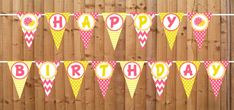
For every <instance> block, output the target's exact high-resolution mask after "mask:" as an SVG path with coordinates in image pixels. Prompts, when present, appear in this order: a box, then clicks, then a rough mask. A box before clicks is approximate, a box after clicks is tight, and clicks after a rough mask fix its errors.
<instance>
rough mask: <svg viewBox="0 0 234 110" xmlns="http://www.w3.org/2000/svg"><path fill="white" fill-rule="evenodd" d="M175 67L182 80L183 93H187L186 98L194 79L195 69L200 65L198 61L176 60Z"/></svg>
mask: <svg viewBox="0 0 234 110" xmlns="http://www.w3.org/2000/svg"><path fill="white" fill-rule="evenodd" d="M176 65H177V68H178V70H179V72H180V78H181V80H182V83H183V86H184V90H185V93H186V95H187V98H189V96H190V94H191V91H192V88H193V84H194V82H195V80H196V76H197V71H198V69H199V66H200V62H199V61H191V62H186V61H176Z"/></svg>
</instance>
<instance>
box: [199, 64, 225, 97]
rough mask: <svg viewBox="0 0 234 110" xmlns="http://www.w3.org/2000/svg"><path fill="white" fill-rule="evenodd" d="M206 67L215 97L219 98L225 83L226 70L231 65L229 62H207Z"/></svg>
mask: <svg viewBox="0 0 234 110" xmlns="http://www.w3.org/2000/svg"><path fill="white" fill-rule="evenodd" d="M204 65H205V67H206V70H207V73H208V76H209V80H210V83H211V86H212V89H213V92H214V95H215V96H216V97H217V96H218V94H219V90H220V87H221V85H222V82H223V77H224V75H225V72H226V68H227V67H228V65H229V62H228V61H217V62H212V61H205V62H204Z"/></svg>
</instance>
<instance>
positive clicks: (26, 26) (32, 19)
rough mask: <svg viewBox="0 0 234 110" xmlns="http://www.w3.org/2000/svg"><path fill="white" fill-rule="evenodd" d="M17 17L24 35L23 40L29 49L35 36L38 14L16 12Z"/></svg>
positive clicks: (39, 15)
mask: <svg viewBox="0 0 234 110" xmlns="http://www.w3.org/2000/svg"><path fill="white" fill-rule="evenodd" d="M17 16H18V18H19V20H20V25H21V28H22V31H23V33H24V40H25V42H26V44H27V46H28V47H29V48H30V47H31V46H32V42H33V40H34V37H35V35H36V31H37V26H38V24H39V22H38V20H39V19H40V17H41V14H40V13H24V12H18V13H17Z"/></svg>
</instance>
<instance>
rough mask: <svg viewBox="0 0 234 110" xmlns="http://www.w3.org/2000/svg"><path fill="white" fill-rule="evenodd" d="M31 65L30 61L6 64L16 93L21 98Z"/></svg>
mask: <svg viewBox="0 0 234 110" xmlns="http://www.w3.org/2000/svg"><path fill="white" fill-rule="evenodd" d="M31 65H32V61H20V62H17V61H10V62H8V66H9V69H10V71H11V75H12V78H13V81H14V84H15V88H16V92H17V94H18V96H19V98H21V95H22V92H23V90H24V86H25V82H26V80H27V78H28V74H29V71H30V68H31Z"/></svg>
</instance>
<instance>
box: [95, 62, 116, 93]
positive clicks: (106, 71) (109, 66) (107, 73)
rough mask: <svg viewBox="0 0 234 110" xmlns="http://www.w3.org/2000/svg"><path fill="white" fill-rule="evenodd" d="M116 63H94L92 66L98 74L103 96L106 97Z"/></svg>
mask: <svg viewBox="0 0 234 110" xmlns="http://www.w3.org/2000/svg"><path fill="white" fill-rule="evenodd" d="M115 65H116V61H108V62H101V61H92V66H93V68H94V70H95V73H96V78H97V81H98V83H99V87H100V89H101V91H102V96H103V97H105V96H106V93H107V90H108V87H109V84H110V80H111V77H112V74H113V72H114V69H115Z"/></svg>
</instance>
